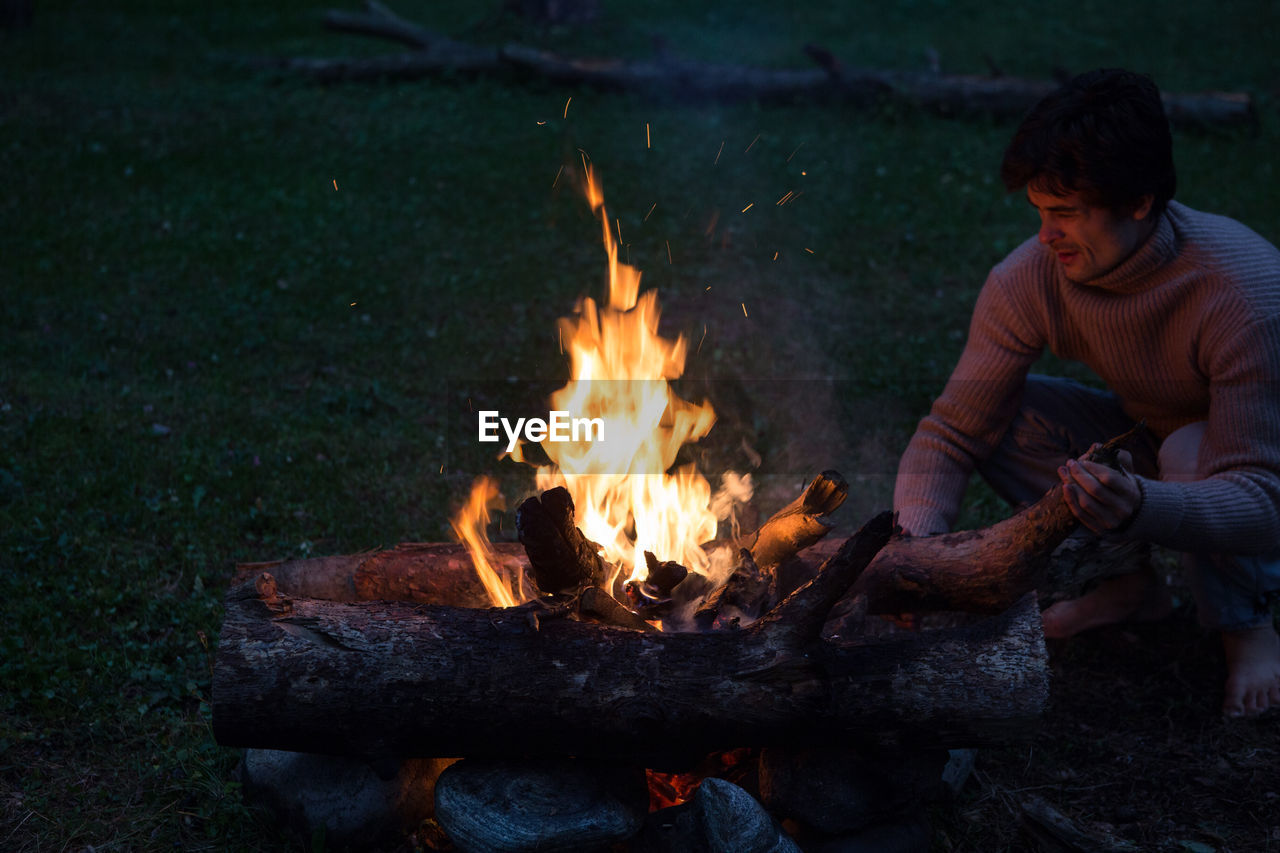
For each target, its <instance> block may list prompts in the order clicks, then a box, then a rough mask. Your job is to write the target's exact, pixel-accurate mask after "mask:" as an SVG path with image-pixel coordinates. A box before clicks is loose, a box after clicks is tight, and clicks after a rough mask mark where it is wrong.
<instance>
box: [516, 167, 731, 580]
mask: <svg viewBox="0 0 1280 853" xmlns="http://www.w3.org/2000/svg"><path fill="white" fill-rule="evenodd" d="M587 199H588V201H589V202H590V204H591V209H592V211H593V212H594V213H596V214H597V215H598V216H599V217H600V222H601V234H602V237H603V241H604V247H605V253H606V254H607V256H608V259H609V299H608V303H607V304H606V305H604V306H598V305H597V304H596V302H595V301H594V300H593V299H591V298H590V297H584V298H583V299H582V300H581V301H580V302H579V304H578V312H577V316H576V317H569V318H564V319H562V320H561V321H560V328H561V332H562V337H563V339H564V341H565V342H566V347H567V349H568V352H569V366H570V375H571V377H572V378H571V379H570V381H569V383H568V384H566V385H565V386H564V387H563V388H561V389H560V390H559V391H557V392H556V393H554V394H552V396H551V403H552V407H553V408H554V409H560V410H567V411H570V412H572V413H573V414H574V415H575V416H582V417H587V418H597V417H598V418H601V419H602V420H603V421H604V423H605V429H606V431H607V441H606V442H587V441H581V442H557V443H552V442H547V443H545V444H544V445H543V447H544V449H545V450H546V452H547V455H548V457H549V458H550V459H551V460H552V462H554V463H555V464H554V465H551V466H542V467H540V468H539V469H538V474H537V486H538V488H539V489H549V488H552V487H554V486H561V485H562V486H564V487H565V488H567V489H568V490H569V494H570V495H572V496H573V501H574V505H575V506H576V507H577V519H578V525H579V527H581V528H582V531H583V532H584V533H585V534H586V536H587V538H588V539H590V540H592V541H593V542H599V543H600V544H601V545H603V546H604V555H605V558H606V559H607V560H609V561H610V562H611V563H613V564H615V565H617V566H620V567H622V568H624V569H626V570H627V571H628V572H630V573H631V575H632V576H633V577H634V576H635V575H636V573H637V569H640V572H639V573H640V574H641V575H643V569H642V567H643V566H644V564H645V563H644V552H645V551H652V552H653V553H654V554H656V555H657V556H658V557H659V558H660V559H663V560H677V561H679V562H680V563H682V564H683V565H685V566H686V567H687V568H690V569H694V570H700V569H701V570H705V569H706V567H707V562H708V560H707V556H706V554H705V552H704V551H703V550H702V548H701V545H702V543H703V542H706V541H709V540H711V539H713V538H714V537H715V532H716V517H715V515H714V514H712V512H711V510H710V508H709V507H710V502H711V487H710V485H709V484H708V483H707V481H706V479H705V478H704V477H703V476H702V475H701V474H699V473H698V472H697V470H696V468H695V467H694V466H693V465H684V466H681V467H680V468H679V469H677V470H675V471H674V472H671V473H668V472H669V469H670V468H671V466H672V464H673V463H674V462H675V457H676V453H677V452H678V451H679V450H680V448H681V446H683V445H685V444H687V443H690V442H694V441H697V440H698V439H700V438H702V437H703V436H704V435H706V434H707V432H708V431H709V430H710V429H711V427H712V425H713V424H714V423H715V418H716V416H715V410H714V409H712V407H711V406H710V405H709V404H707V403H701V404H694V403H690V402H687V401H685V400H682V399H681V398H680V397H678V396H676V394H675V392H674V391H672V390H671V387H670V386H669V385H668V380H671V379H675V378H677V377H679V376H680V375H681V373H683V372H684V363H685V357H686V354H687V345H686V342H685V340H684V338H683V337H677V338H676V339H675V340H674V341H673V340H669V339H667V338H663V337H662V336H661V335H659V334H658V319H659V316H660V311H659V308H658V298H657V292H656V291H653V290H650V291H646V292H645V293H643V294H641V293H640V275H641V274H640V271H639V270H637V269H636V268H635V267H632V266H630V265H628V264H625V263H622V262H620V261H619V260H618V244H617V242H616V241H615V240H614V237H613V233H612V232H611V231H610V229H609V216H608V214H607V212H606V211H605V208H604V195H603V193H602V192H601V188H600V184H599V182H598V181H597V180H596V178H595V173H594V171H592V170H591V169H590V168H588V170H587ZM606 380H619V381H606Z"/></svg>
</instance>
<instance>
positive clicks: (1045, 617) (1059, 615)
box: [1040, 572, 1173, 640]
mask: <svg viewBox="0 0 1280 853" xmlns="http://www.w3.org/2000/svg"><path fill="white" fill-rule="evenodd" d="M1172 609H1173V601H1172V599H1171V598H1170V597H1169V588H1168V587H1166V586H1165V585H1164V582H1163V581H1161V580H1160V579H1159V578H1157V577H1156V576H1155V573H1154V572H1132V573H1130V574H1127V575H1117V576H1115V577H1113V578H1107V579H1106V580H1103V581H1101V582H1100V583H1099V584H1098V585H1097V586H1096V587H1094V588H1093V589H1092V590H1090V591H1089V592H1088V593H1087V594H1085V595H1082V596H1081V597H1079V598H1073V599H1071V600H1070V601H1059V602H1058V603H1057V604H1053V605H1050V606H1049V607H1048V608H1046V609H1045V611H1044V612H1043V613H1042V614H1040V618H1041V620H1042V622H1043V623H1044V635H1045V636H1046V637H1048V638H1050V639H1059V640H1060V639H1065V638H1067V637H1073V636H1075V635H1076V634H1079V633H1080V632H1081V631H1088V630H1089V629H1090V628H1101V627H1102V626H1103V625H1114V624H1116V623H1118V622H1151V621H1154V620H1156V619H1163V618H1164V617H1165V616H1168V615H1169V613H1170V611H1171V610H1172Z"/></svg>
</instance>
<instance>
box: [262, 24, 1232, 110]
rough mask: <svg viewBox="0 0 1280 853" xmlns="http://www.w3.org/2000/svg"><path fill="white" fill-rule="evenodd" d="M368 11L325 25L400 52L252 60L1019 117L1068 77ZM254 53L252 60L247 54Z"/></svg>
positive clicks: (342, 74)
mask: <svg viewBox="0 0 1280 853" xmlns="http://www.w3.org/2000/svg"><path fill="white" fill-rule="evenodd" d="M365 5H366V7H367V11H366V12H348V11H342V10H331V11H329V12H327V13H326V14H325V17H324V24H325V26H326V27H328V28H329V29H332V30H337V31H342V32H349V33H356V34H360V35H368V36H376V37H380V38H386V39H390V40H392V41H396V42H399V43H401V44H403V45H406V46H407V47H408V48H409V50H407V51H406V52H404V53H400V54H390V55H385V56H374V57H367V58H350V57H344V58H340V59H318V58H310V57H287V58H285V57H279V58H277V57H272V58H258V59H250V60H248V62H250V63H251V64H253V65H256V66H262V67H269V68H280V69H284V70H286V71H290V72H293V73H297V74H303V75H306V76H308V77H311V78H312V79H314V80H318V81H321V82H326V83H332V82H338V81H344V80H349V81H359V80H417V79H423V78H427V77H435V76H448V75H456V74H458V73H471V74H488V75H499V76H504V75H505V76H511V77H515V78H517V79H522V80H527V79H529V78H530V77H533V76H537V77H542V78H544V79H547V80H551V81H553V82H559V83H568V84H572V85H581V84H586V85H590V86H596V87H599V88H604V89H613V90H619V89H620V90H626V91H641V92H650V93H674V94H678V95H679V96H680V97H684V98H702V99H710V100H743V99H751V100H775V101H788V100H795V99H798V98H806V99H824V100H827V101H830V102H837V103H853V104H874V103H878V102H880V101H884V100H893V101H899V102H905V103H909V104H913V105H916V106H919V107H922V108H924V109H926V110H929V111H931V112H935V113H940V114H943V115H956V114H973V113H979V114H987V115H993V116H997V117H1000V116H1003V117H1007V118H1017V117H1019V116H1021V115H1022V114H1023V113H1025V112H1026V110H1027V109H1028V108H1030V107H1031V105H1032V104H1034V103H1035V102H1036V101H1038V100H1040V98H1042V97H1044V96H1045V95H1047V94H1048V93H1049V92H1051V91H1052V90H1053V89H1054V88H1056V86H1057V85H1058V84H1057V83H1056V82H1055V81H1053V80H1048V79H1045V80H1032V79H1024V78H1017V77H1009V76H1005V75H1002V74H993V75H991V76H981V75H974V74H940V73H938V72H936V71H891V70H881V69H868V68H856V67H852V66H848V65H845V64H843V63H842V62H840V61H839V60H838V59H837V58H836V57H835V56H834V55H833V54H832V53H831V52H830V51H829V50H826V49H824V48H822V47H820V46H817V45H805V46H804V49H803V50H804V53H805V54H806V55H807V56H808V58H809V60H810V61H811V62H812V63H813V64H814V65H815V66H816V67H813V68H785V69H774V68H759V67H755V66H749V65H725V64H714V63H708V62H701V61H697V60H681V59H676V58H673V57H670V56H665V55H660V56H658V57H656V58H654V59H649V60H627V59H616V58H606V59H585V58H579V57H567V56H562V55H559V54H555V53H551V52H548V51H542V50H538V49H536V48H532V47H528V46H526V45H521V44H508V45H505V46H501V47H498V46H489V45H479V44H470V43H467V42H460V41H457V40H455V39H451V38H448V37H447V36H444V35H443V34H441V33H437V32H434V31H432V30H430V29H428V28H426V27H423V26H421V25H419V24H416V23H414V22H412V21H408V20H406V19H404V18H402V17H400V16H399V15H396V14H395V13H394V12H392V11H391V10H390V9H388V8H387V7H386V6H384V5H383V4H381V3H378V2H373V1H372V0H370V2H367V3H366V4H365ZM241 61H244V60H241ZM1164 101H1165V109H1166V111H1167V112H1168V114H1169V118H1170V120H1172V121H1173V122H1175V123H1178V124H1245V123H1248V124H1252V123H1254V122H1256V120H1257V119H1256V115H1255V112H1254V107H1253V100H1252V98H1251V97H1250V96H1249V95H1248V94H1247V93H1243V92H1198V93H1165V94H1164Z"/></svg>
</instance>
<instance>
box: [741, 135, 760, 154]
mask: <svg viewBox="0 0 1280 853" xmlns="http://www.w3.org/2000/svg"><path fill="white" fill-rule="evenodd" d="M759 141H760V134H758V133H757V134H756V138H755V139H753V140H751V145H748V146H747V148H746V151H743V152H742V153H743V154H746V153H747V152H748V151H750V150H751V148H752V146H754V145H755V144H756V143H757V142H759Z"/></svg>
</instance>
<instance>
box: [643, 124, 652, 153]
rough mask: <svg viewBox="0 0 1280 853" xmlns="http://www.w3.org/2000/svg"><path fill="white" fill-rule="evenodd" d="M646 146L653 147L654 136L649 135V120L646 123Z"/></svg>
mask: <svg viewBox="0 0 1280 853" xmlns="http://www.w3.org/2000/svg"><path fill="white" fill-rule="evenodd" d="M644 147H645V148H652V147H653V138H652V137H651V136H650V135H649V122H647V121H646V122H645V123H644Z"/></svg>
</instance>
